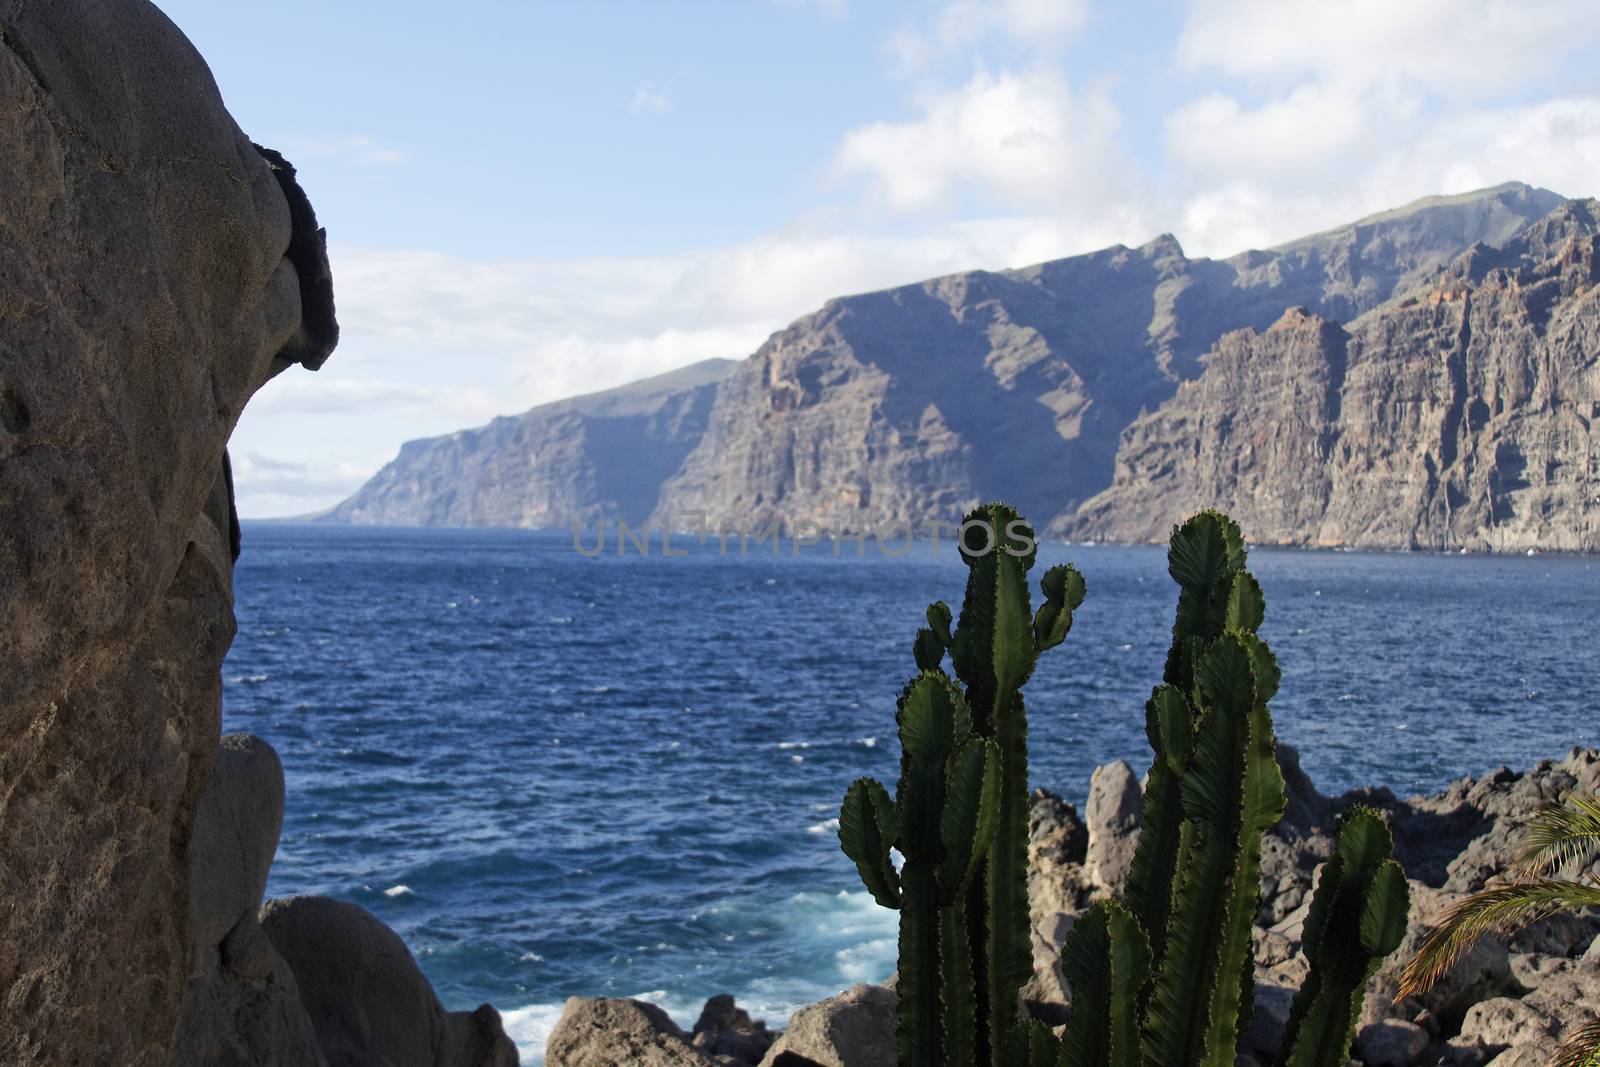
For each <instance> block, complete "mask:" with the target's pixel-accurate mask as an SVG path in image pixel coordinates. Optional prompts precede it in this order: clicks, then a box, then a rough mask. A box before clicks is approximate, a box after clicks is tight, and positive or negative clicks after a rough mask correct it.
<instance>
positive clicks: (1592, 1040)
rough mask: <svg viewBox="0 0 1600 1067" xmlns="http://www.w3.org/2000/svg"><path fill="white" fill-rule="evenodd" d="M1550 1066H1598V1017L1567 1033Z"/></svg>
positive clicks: (1599, 1045) (1599, 1061)
mask: <svg viewBox="0 0 1600 1067" xmlns="http://www.w3.org/2000/svg"><path fill="white" fill-rule="evenodd" d="M1550 1067H1600V1019H1597V1020H1595V1021H1593V1022H1589V1023H1585V1024H1584V1025H1583V1026H1580V1027H1578V1029H1577V1030H1576V1031H1574V1032H1573V1033H1572V1034H1570V1035H1568V1037H1567V1039H1566V1040H1565V1041H1563V1042H1562V1043H1561V1047H1560V1048H1559V1049H1557V1050H1556V1058H1555V1059H1553V1060H1551V1061H1550Z"/></svg>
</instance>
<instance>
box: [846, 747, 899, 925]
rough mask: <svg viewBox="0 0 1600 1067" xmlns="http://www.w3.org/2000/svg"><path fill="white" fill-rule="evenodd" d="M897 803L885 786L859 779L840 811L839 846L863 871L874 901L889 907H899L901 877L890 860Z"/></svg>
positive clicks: (851, 788)
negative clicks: (891, 798) (895, 804)
mask: <svg viewBox="0 0 1600 1067" xmlns="http://www.w3.org/2000/svg"><path fill="white" fill-rule="evenodd" d="M896 821H897V820H896V816H895V808H894V801H893V800H890V799H889V793H888V791H887V790H885V789H884V788H883V785H882V784H881V783H879V782H877V781H875V780H873V779H871V778H858V779H856V781H855V782H853V783H852V784H851V786H850V790H849V792H847V793H845V795H844V804H843V805H842V806H841V807H840V809H839V847H840V848H842V849H843V850H844V854H845V855H846V856H849V857H850V859H851V860H852V861H853V862H854V863H855V865H856V870H857V871H859V872H861V881H862V882H863V883H864V884H865V885H866V887H867V891H868V892H870V893H871V894H872V899H874V900H876V901H877V902H878V903H879V904H881V905H883V906H884V907H886V908H898V907H900V876H899V875H898V874H896V873H895V869H894V864H893V862H891V860H890V858H889V850H890V849H891V848H893V847H894V840H895V827H896Z"/></svg>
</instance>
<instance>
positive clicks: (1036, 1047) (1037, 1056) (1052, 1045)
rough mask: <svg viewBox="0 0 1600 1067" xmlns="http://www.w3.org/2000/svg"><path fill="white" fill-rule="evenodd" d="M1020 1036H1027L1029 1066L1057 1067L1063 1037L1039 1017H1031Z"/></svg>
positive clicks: (1027, 1061) (1027, 1062)
mask: <svg viewBox="0 0 1600 1067" xmlns="http://www.w3.org/2000/svg"><path fill="white" fill-rule="evenodd" d="M1019 1036H1023V1037H1025V1040H1026V1043H1027V1047H1028V1054H1027V1059H1026V1061H1025V1062H1026V1064H1027V1067H1057V1065H1058V1064H1059V1063H1060V1060H1061V1039H1060V1038H1059V1037H1057V1036H1056V1035H1055V1034H1054V1033H1052V1032H1051V1031H1050V1028H1049V1027H1048V1026H1046V1025H1045V1024H1044V1023H1042V1022H1040V1021H1039V1020H1038V1019H1029V1020H1028V1025H1027V1028H1026V1030H1022V1031H1020V1032H1019ZM1007 1062H1010V1061H1007Z"/></svg>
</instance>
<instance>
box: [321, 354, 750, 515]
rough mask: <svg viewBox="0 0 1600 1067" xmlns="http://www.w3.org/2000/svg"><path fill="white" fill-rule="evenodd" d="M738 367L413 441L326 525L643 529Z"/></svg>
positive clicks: (696, 368) (715, 362)
mask: <svg viewBox="0 0 1600 1067" xmlns="http://www.w3.org/2000/svg"><path fill="white" fill-rule="evenodd" d="M735 365H736V364H735V363H734V361H733V360H727V359H708V360H705V361H703V362H700V363H696V364H694V365H693V366H689V367H684V368H683V369H682V370H677V371H673V372H671V373H670V374H663V375H660V376H658V377H655V378H647V379H645V380H643V381H639V382H634V383H632V384H630V385H625V386H623V387H622V388H620V389H611V390H608V391H606V392H603V393H591V394H589V395H588V396H581V397H577V398H575V399H572V400H562V401H558V402H556V403H554V404H545V405H543V406H541V407H536V408H534V409H533V410H532V411H528V412H525V413H524V414H522V415H519V416H516V417H514V418H513V417H507V418H499V419H495V420H494V421H493V422H491V423H489V425H487V426H484V427H480V428H479V429H476V430H463V431H461V432H460V433H454V434H451V435H450V436H448V437H433V438H428V439H425V440H421V441H410V442H408V443H407V444H406V445H405V446H404V447H403V448H401V449H400V455H399V456H398V457H397V458H396V459H395V460H394V462H392V463H390V464H389V465H388V466H386V467H384V468H383V470H381V471H380V472H379V473H378V474H377V476H376V477H374V478H373V479H372V480H371V481H369V482H368V483H367V484H366V485H364V486H362V487H361V490H360V491H359V492H357V493H356V495H355V496H353V497H351V498H350V499H349V500H346V501H345V502H344V503H342V504H340V505H339V506H338V507H336V508H334V509H333V511H332V512H330V513H329V514H328V515H327V516H326V517H325V518H326V519H327V521H332V522H345V523H352V524H356V525H402V526H522V527H530V528H534V529H538V528H541V527H557V526H568V525H570V524H572V523H573V522H579V523H582V524H583V525H586V526H587V525H590V524H593V523H597V522H601V521H605V522H615V521H618V520H622V521H625V522H629V523H631V524H634V525H639V524H641V523H643V522H644V520H645V519H647V518H648V517H649V515H650V512H651V511H652V510H654V508H655V505H656V498H657V496H658V494H659V493H660V491H661V483H662V482H663V481H664V480H665V479H666V478H667V477H668V476H670V475H671V474H672V473H673V472H675V471H676V470H677V469H678V468H679V466H681V465H682V463H683V460H684V457H685V456H687V455H688V454H689V450H690V449H692V448H693V447H694V446H695V445H696V444H698V443H699V441H700V438H701V437H702V435H704V433H705V429H706V419H707V416H709V414H710V412H711V407H712V403H713V401H714V400H715V399H716V395H717V384H718V383H719V382H721V381H722V380H723V379H724V378H726V377H727V376H728V374H729V373H730V372H731V371H732V370H733V368H734V366H735Z"/></svg>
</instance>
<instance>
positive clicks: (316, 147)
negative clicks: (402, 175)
mask: <svg viewBox="0 0 1600 1067" xmlns="http://www.w3.org/2000/svg"><path fill="white" fill-rule="evenodd" d="M273 147H276V148H277V149H278V150H279V151H281V152H282V153H283V154H284V156H285V158H287V159H288V160H289V161H290V162H291V163H299V162H302V161H304V160H308V159H313V160H318V161H322V162H330V163H345V164H353V165H354V166H358V167H393V166H398V165H400V164H402V163H404V162H406V161H407V160H409V159H410V158H411V156H410V153H408V152H406V151H404V150H403V149H399V148H395V147H393V146H391V145H387V144H385V143H384V142H383V141H381V140H379V139H378V138H376V137H368V136H365V135H362V134H351V135H350V136H346V137H327V138H299V137H289V138H286V139H284V140H282V141H280V142H279V143H278V144H277V145H275V146H273Z"/></svg>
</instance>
